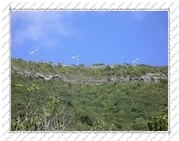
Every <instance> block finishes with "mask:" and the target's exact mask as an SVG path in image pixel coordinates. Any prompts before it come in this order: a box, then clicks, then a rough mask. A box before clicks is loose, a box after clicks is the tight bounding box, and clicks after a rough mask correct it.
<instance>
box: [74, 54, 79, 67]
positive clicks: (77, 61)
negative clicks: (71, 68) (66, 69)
mask: <svg viewBox="0 0 179 141" xmlns="http://www.w3.org/2000/svg"><path fill="white" fill-rule="evenodd" d="M79 57H80V55H78V54H77V55H74V56H72V59H76V66H78V64H79Z"/></svg>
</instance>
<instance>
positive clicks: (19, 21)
mask: <svg viewBox="0 0 179 141" xmlns="http://www.w3.org/2000/svg"><path fill="white" fill-rule="evenodd" d="M77 55H79V64H85V65H92V64H96V63H104V64H123V63H132V62H133V61H134V60H137V62H136V63H138V64H148V65H155V66H162V65H167V64H168V12H167V11H13V12H12V13H11V56H12V57H13V58H21V59H24V60H33V61H44V62H48V61H51V62H54V63H57V62H61V63H65V64H76V59H77V57H76V56H77ZM134 62H135V61H134Z"/></svg>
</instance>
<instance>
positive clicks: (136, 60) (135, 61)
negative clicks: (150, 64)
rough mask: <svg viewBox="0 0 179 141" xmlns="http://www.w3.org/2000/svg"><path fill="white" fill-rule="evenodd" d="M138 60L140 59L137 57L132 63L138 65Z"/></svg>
mask: <svg viewBox="0 0 179 141" xmlns="http://www.w3.org/2000/svg"><path fill="white" fill-rule="evenodd" d="M138 61H139V59H138V58H136V59H135V60H133V61H132V65H133V66H136V64H137V62H138Z"/></svg>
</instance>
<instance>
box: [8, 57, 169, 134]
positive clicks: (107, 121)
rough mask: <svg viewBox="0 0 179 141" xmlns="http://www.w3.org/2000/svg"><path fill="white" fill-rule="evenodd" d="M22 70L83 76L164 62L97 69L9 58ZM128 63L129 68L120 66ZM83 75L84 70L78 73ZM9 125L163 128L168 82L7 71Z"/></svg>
mask: <svg viewBox="0 0 179 141" xmlns="http://www.w3.org/2000/svg"><path fill="white" fill-rule="evenodd" d="M12 65H15V66H16V67H17V68H20V69H22V70H32V71H36V72H41V73H44V74H50V73H54V74H55V73H60V74H62V75H67V76H68V75H77V76H78V77H83V75H88V76H89V77H99V78H101V77H104V76H106V75H109V74H111V73H115V74H116V75H127V73H128V74H129V75H135V76H140V75H142V74H145V73H146V72H159V71H160V72H163V73H166V74H167V72H168V71H167V67H152V66H146V65H140V66H136V67H132V66H130V65H124V66H120V65H116V66H114V67H113V68H111V67H110V66H109V67H105V68H101V69H92V68H87V67H85V66H83V65H80V66H78V67H75V66H73V67H62V66H61V64H59V65H57V66H55V67H54V66H53V65H52V64H50V63H48V64H47V63H33V62H25V61H22V60H14V59H13V60H12ZM125 67H128V68H129V69H128V71H127V72H126V71H125V69H124V68H125ZM82 74H83V75H82ZM11 79H12V82H11V85H12V90H11V130H13V131H14V130H15V131H19V130H20V131H21V130H23V131H24V130H34V131H39V130H48V131H49V130H68V131H69V130H71V131H76V130H79V131H82V130H88V131H89V130H91V131H104V130H112V131H124V130H125V131H126V130H127V131H133V130H137V131H139V130H140V131H147V130H163V131H165V130H167V129H168V124H167V123H168V117H167V115H168V109H167V107H168V81H160V82H158V83H153V82H148V83H144V82H123V83H112V84H111V83H109V84H103V85H82V84H71V83H68V82H65V81H63V80H49V81H46V80H43V79H34V78H31V77H24V76H22V75H20V74H17V73H16V72H12V75H11Z"/></svg>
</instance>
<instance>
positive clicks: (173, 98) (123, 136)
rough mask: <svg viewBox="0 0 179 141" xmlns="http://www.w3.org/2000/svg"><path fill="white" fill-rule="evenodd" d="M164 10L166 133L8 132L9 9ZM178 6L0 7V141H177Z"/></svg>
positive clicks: (46, 4) (102, 3)
mask: <svg viewBox="0 0 179 141" xmlns="http://www.w3.org/2000/svg"><path fill="white" fill-rule="evenodd" d="M59 9H60V10H93V11H94V10H99V9H100V10H152V11H153V10H168V15H169V16H168V17H169V18H168V22H169V28H168V33H169V34H168V41H169V42H168V48H169V49H168V54H169V55H168V66H169V75H168V76H169V83H168V84H169V86H168V87H169V93H168V102H169V131H167V132H159V131H157V132H150V131H143V132H141V131H128V132H127V131H114V132H108V131H104V132H90V131H88V132H87V131H85V132H83V131H82V132H80V131H79V132H77V131H74V132H70V131H64V132H62V131H58V132H49V131H41V132H30V131H29V132H20V131H18V132H14V131H13V132H12V131H10V119H11V118H10V114H11V111H10V103H11V97H10V95H11V93H10V87H11V86H10V83H11V81H10V75H11V73H10V68H11V66H10V58H11V55H10V44H11V43H10V41H11V40H10V23H11V22H10V11H11V10H59ZM177 11H178V4H177V3H175V2H172V1H163V2H159V1H149V0H145V1H142V0H138V1H136V2H134V1H131V0H128V1H125V2H117V1H115V0H111V1H108V2H107V1H98V2H97V1H95V0H94V1H88V2H86V1H84V0H83V1H58V2H57V1H53V2H49V1H44V0H43V1H39V2H37V1H27V0H23V1H16V2H14V1H13V2H8V3H6V4H3V6H2V11H1V17H2V18H1V19H0V21H1V23H2V24H1V25H0V34H1V36H0V40H1V41H0V44H1V47H0V57H1V58H0V68H1V69H0V76H1V77H0V78H1V79H0V83H1V84H0V89H1V91H0V92H1V94H0V104H1V105H0V111H1V112H0V113H1V114H0V124H1V125H0V129H1V130H2V131H1V136H2V137H0V139H2V140H5V141H7V140H20V141H21V140H47V141H49V140H68V139H69V140H119V139H120V140H132V139H133V140H136V141H138V140H150V141H151V140H155V139H156V140H162V141H163V140H164V141H165V140H171V139H174V138H175V139H177V138H176V135H177V133H178V129H177V126H178V122H177V117H178V112H177V110H178V109H177V108H178V105H177V102H178V101H177V100H178V96H177V90H178V86H177V83H178V75H177V74H178V68H177V67H178V60H177V56H178V51H177V46H178V42H177V37H178V32H177V30H176V29H178V24H177V20H178V16H177V14H176V13H178V12H177Z"/></svg>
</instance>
